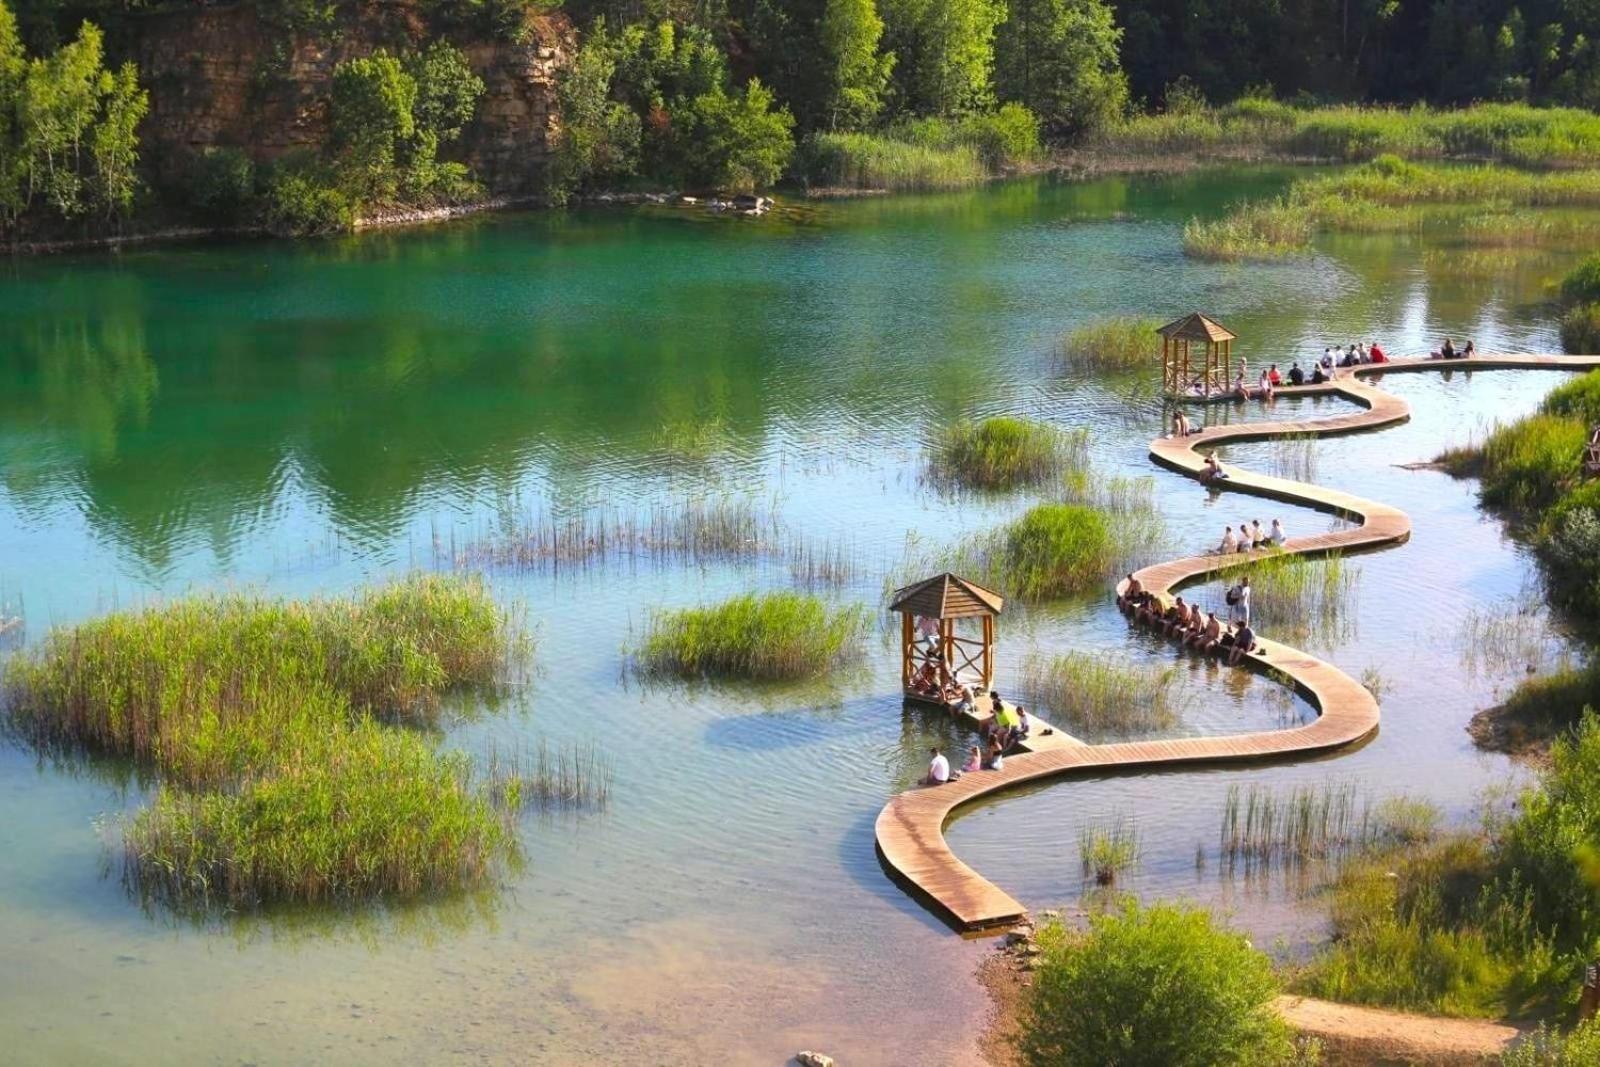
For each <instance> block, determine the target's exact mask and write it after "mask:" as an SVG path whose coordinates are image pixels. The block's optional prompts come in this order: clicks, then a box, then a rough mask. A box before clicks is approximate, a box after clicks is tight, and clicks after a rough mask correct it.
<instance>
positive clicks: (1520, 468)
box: [1480, 414, 1589, 512]
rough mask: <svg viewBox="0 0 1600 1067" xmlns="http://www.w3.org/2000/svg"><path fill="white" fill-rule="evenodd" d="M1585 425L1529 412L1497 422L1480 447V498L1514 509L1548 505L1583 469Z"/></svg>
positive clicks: (1556, 416) (1531, 508) (1530, 510)
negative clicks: (1502, 423)
mask: <svg viewBox="0 0 1600 1067" xmlns="http://www.w3.org/2000/svg"><path fill="white" fill-rule="evenodd" d="M1588 436H1589V435H1588V429H1587V427H1585V426H1584V424H1583V423H1581V422H1579V421H1577V420H1576V419H1571V418H1565V417H1563V416H1560V415H1545V414H1539V415H1532V416H1529V417H1528V418H1526V419H1519V420H1518V421H1517V422H1514V423H1511V424H1510V425H1508V426H1501V427H1500V428H1498V429H1496V430H1495V431H1494V432H1493V433H1492V434H1490V435H1489V437H1488V439H1487V440H1485V441H1484V442H1483V446H1482V449H1481V450H1480V451H1481V455H1482V460H1481V463H1482V466H1481V468H1480V474H1481V477H1482V478H1483V489H1482V495H1483V500H1484V503H1486V504H1489V505H1490V506H1493V507H1504V508H1509V509H1511V510H1513V511H1523V512H1536V511H1540V510H1542V509H1544V508H1548V507H1550V506H1552V505H1553V504H1555V503H1556V501H1557V500H1559V499H1560V498H1561V496H1562V494H1563V493H1565V492H1566V491H1567V490H1568V489H1570V488H1572V487H1573V486H1574V485H1575V484H1576V483H1577V481H1578V479H1579V477H1580V476H1581V475H1582V473H1583V453H1584V445H1585V443H1586V442H1587V441H1588Z"/></svg>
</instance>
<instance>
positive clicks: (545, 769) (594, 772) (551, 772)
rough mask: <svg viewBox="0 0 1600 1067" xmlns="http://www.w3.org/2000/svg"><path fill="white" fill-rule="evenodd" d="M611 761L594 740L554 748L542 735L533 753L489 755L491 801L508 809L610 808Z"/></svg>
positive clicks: (488, 773) (493, 753) (496, 805)
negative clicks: (607, 806)
mask: <svg viewBox="0 0 1600 1067" xmlns="http://www.w3.org/2000/svg"><path fill="white" fill-rule="evenodd" d="M611 774H612V768H611V761H610V759H608V758H607V757H606V756H605V755H604V753H602V752H601V751H600V749H599V748H598V747H597V746H596V745H595V744H594V743H593V742H590V743H587V744H582V743H577V742H574V743H571V744H567V745H562V746H561V747H559V748H556V749H552V748H551V747H550V744H549V742H548V741H546V740H545V739H544V738H540V739H539V746H538V748H536V749H535V750H534V751H533V753H532V754H531V755H528V754H524V753H509V754H507V753H501V752H500V751H498V750H495V751H493V752H491V753H490V754H489V759H488V766H487V768H486V769H485V772H484V775H485V778H486V780H487V782H488V792H489V797H490V800H491V801H492V802H493V803H494V805H495V807H496V808H497V809H498V810H500V811H503V812H506V813H509V814H515V813H516V812H520V811H524V810H526V809H528V808H538V809H540V810H550V809H553V808H587V809H592V810H598V809H601V808H604V807H605V806H606V803H607V802H608V801H609V800H610V798H611Z"/></svg>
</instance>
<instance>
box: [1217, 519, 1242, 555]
mask: <svg viewBox="0 0 1600 1067" xmlns="http://www.w3.org/2000/svg"><path fill="white" fill-rule="evenodd" d="M1238 549H1239V539H1238V538H1237V537H1235V536H1233V527H1232V526H1230V527H1228V528H1227V529H1226V530H1224V531H1223V532H1222V544H1220V545H1218V546H1217V551H1218V552H1220V553H1222V554H1223V555H1227V554H1228V553H1230V552H1236V551H1238Z"/></svg>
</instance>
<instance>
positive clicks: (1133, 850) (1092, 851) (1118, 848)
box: [1078, 815, 1139, 885]
mask: <svg viewBox="0 0 1600 1067" xmlns="http://www.w3.org/2000/svg"><path fill="white" fill-rule="evenodd" d="M1078 862H1079V864H1080V865H1081V866H1082V867H1083V877H1084V878H1085V879H1089V878H1093V879H1094V880H1095V882H1097V883H1098V884H1100V885H1111V884H1112V883H1113V882H1115V881H1116V880H1117V878H1118V876H1120V875H1121V874H1123V873H1124V872H1125V871H1128V870H1131V869H1132V868H1133V866H1134V864H1136V863H1138V862H1139V828H1138V826H1137V825H1135V824H1134V821H1133V819H1131V818H1129V817H1128V816H1126V815H1119V816H1116V817H1114V818H1111V819H1108V820H1103V821H1102V820H1095V819H1091V820H1090V821H1088V822H1086V823H1084V824H1083V829H1082V830H1081V831H1080V832H1079V834H1078Z"/></svg>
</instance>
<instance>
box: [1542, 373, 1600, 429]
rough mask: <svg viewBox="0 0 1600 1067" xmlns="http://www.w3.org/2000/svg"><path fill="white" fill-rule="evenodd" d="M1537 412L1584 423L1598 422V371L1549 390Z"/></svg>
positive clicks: (1599, 408)
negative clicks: (1580, 420) (1579, 420)
mask: <svg viewBox="0 0 1600 1067" xmlns="http://www.w3.org/2000/svg"><path fill="white" fill-rule="evenodd" d="M1539 410H1540V411H1542V412H1544V413H1545V414H1546V415H1562V416H1565V417H1567V418H1573V419H1582V420H1583V421H1584V422H1585V423H1595V422H1600V371H1590V372H1589V373H1588V374H1585V375H1582V376H1580V377H1577V378H1574V379H1572V380H1571V381H1569V382H1567V383H1566V384H1565V385H1559V386H1557V387H1556V388H1554V389H1552V390H1550V393H1549V395H1548V396H1546V397H1545V398H1544V402H1543V403H1541V404H1540V405H1539Z"/></svg>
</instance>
